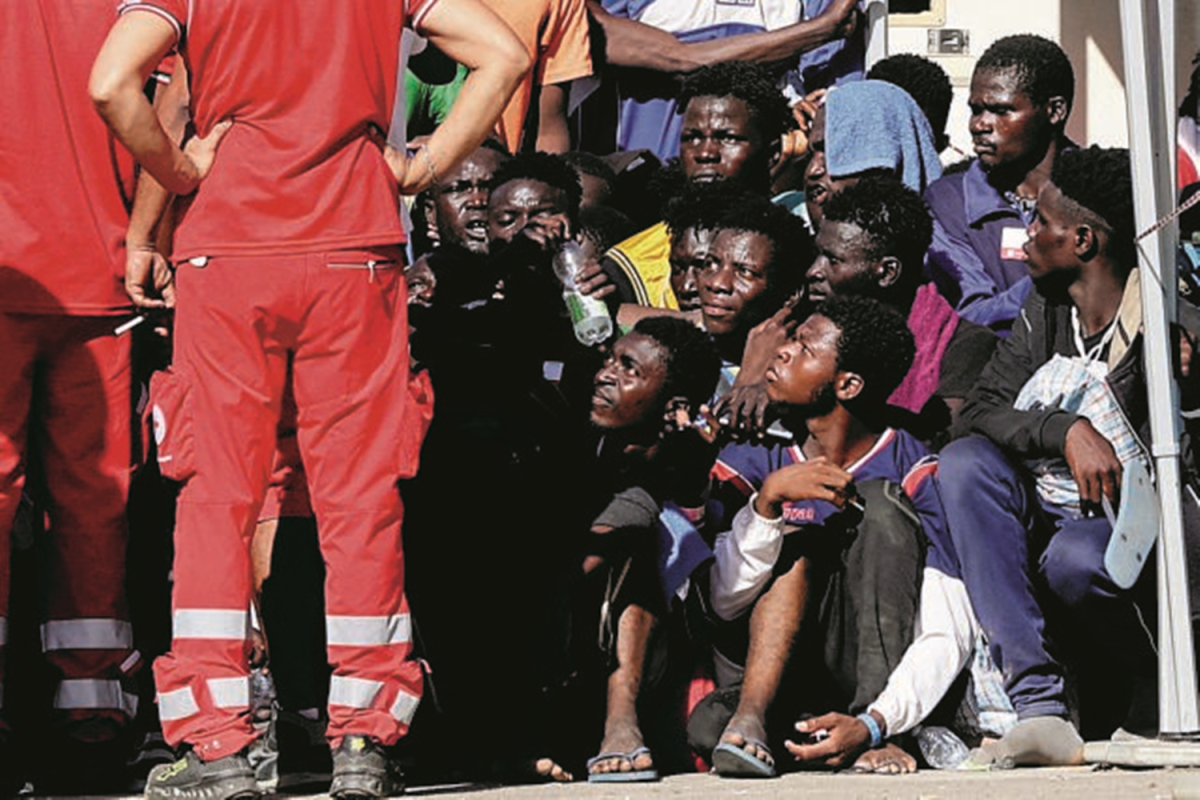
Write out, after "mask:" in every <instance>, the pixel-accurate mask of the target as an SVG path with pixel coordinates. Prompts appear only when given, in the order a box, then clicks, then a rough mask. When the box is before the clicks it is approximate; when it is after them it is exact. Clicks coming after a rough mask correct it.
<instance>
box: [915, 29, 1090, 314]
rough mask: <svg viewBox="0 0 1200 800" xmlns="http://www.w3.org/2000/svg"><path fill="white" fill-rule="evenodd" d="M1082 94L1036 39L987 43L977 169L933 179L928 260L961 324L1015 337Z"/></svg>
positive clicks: (974, 84) (976, 124) (981, 68)
mask: <svg viewBox="0 0 1200 800" xmlns="http://www.w3.org/2000/svg"><path fill="white" fill-rule="evenodd" d="M1074 97H1075V74H1074V72H1073V71H1072V69H1071V61H1070V59H1068V58H1067V54H1066V53H1064V52H1063V51H1062V48H1061V47H1059V46H1058V45H1057V44H1055V43H1054V42H1052V41H1050V40H1049V39H1043V38H1042V37H1040V36H1034V35H1032V34H1021V35H1019V36H1007V37H1005V38H1003V39H1000V40H998V41H997V42H996V43H995V44H993V45H992V46H991V47H989V48H988V49H987V50H986V51H985V52H984V54H983V55H982V56H981V57H980V59H979V63H978V64H976V65H975V74H974V75H973V76H972V77H971V95H970V98H969V101H968V102H969V103H970V105H971V126H970V127H971V139H972V141H973V142H974V143H975V155H976V156H977V158H976V160H975V161H974V162H973V163H972V164H971V166H970V168H969V169H967V170H965V171H963V172H959V173H955V174H953V175H947V176H946V177H944V178H942V179H941V180H939V181H935V182H934V183H933V184H932V185H930V187H929V189H928V190H926V193H925V200H926V202H928V203H929V208H930V210H932V211H933V219H934V226H933V244H932V245H931V246H930V248H929V255H928V257H927V260H926V264H927V267H928V270H929V272H930V274H931V275H932V276H933V279H934V281H936V282H937V285H938V290H939V291H941V292H942V294H944V295H945V296H946V299H948V300H949V301H950V302H951V303H952V304H953V305H954V307H955V309H956V310H957V311H958V312H959V313H960V314H961V315H962V317H963V319H966V320H969V321H971V322H977V323H979V324H980V325H987V326H988V327H990V328H992V329H993V330H995V331H999V332H1002V333H1001V335H1007V332H1008V331H1009V330H1010V329H1011V328H1012V322H1013V320H1014V319H1016V316H1017V313H1018V312H1019V311H1020V309H1021V304H1022V303H1023V302H1025V298H1026V296H1028V294H1029V290H1030V288H1031V287H1032V286H1033V284H1032V283H1031V282H1030V280H1029V274H1028V271H1027V270H1026V268H1025V261H1026V256H1025V252H1024V251H1023V250H1022V249H1021V246H1022V245H1023V244H1024V243H1025V238H1026V236H1025V229H1026V228H1027V227H1028V226H1029V225H1031V224H1033V209H1034V205H1035V204H1036V201H1037V196H1038V191H1039V190H1040V189H1041V188H1042V186H1043V185H1045V184H1046V182H1047V181H1049V180H1050V169H1051V168H1052V167H1053V166H1054V159H1055V158H1056V157H1057V156H1058V154H1059V153H1060V152H1062V150H1063V149H1064V148H1067V147H1071V146H1072V144H1071V141H1070V140H1069V139H1067V138H1066V135H1065V134H1064V133H1063V130H1064V128H1065V127H1066V124H1067V117H1068V115H1070V113H1071V102H1072V100H1073V99H1074Z"/></svg>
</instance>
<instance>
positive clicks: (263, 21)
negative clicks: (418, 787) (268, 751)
mask: <svg viewBox="0 0 1200 800" xmlns="http://www.w3.org/2000/svg"><path fill="white" fill-rule="evenodd" d="M406 24H407V25H411V26H413V27H414V29H416V30H417V31H418V32H419V33H421V34H422V35H424V36H426V37H428V38H429V39H430V40H431V41H432V42H433V43H434V44H435V45H437V46H438V47H439V48H440V49H441V50H442V51H443V52H445V53H446V54H447V55H449V56H450V57H452V58H454V59H455V60H457V61H460V62H462V63H465V64H467V65H468V66H469V67H471V68H472V69H473V72H472V75H471V77H470V79H469V80H468V82H467V83H466V85H465V86H464V87H463V90H462V94H461V95H460V97H459V101H458V103H457V105H456V106H455V108H454V110H453V111H452V112H451V114H450V116H449V118H448V119H447V120H446V122H445V124H444V125H443V126H442V127H441V128H440V129H439V130H438V131H437V132H436V133H435V134H434V135H433V136H432V137H431V138H430V140H429V141H428V142H427V143H426V144H425V145H423V146H422V148H421V150H419V151H418V152H417V153H415V154H413V155H412V156H407V157H406V156H404V155H403V154H397V153H395V152H393V151H387V153H386V155H385V151H384V150H383V148H382V147H381V144H380V141H381V138H382V137H380V136H379V135H378V132H379V131H380V130H381V129H382V128H383V127H384V126H386V125H387V124H388V120H389V119H390V118H391V111H392V109H391V107H390V106H391V103H392V98H393V97H394V96H395V88H396V87H395V81H396V73H397V63H398V59H399V47H398V41H399V37H400V30H401V27H402V26H403V25H406ZM175 47H178V48H179V50H180V53H181V55H182V57H183V59H184V61H185V63H186V64H187V67H188V72H189V74H190V76H191V81H192V85H191V98H192V109H191V110H192V120H193V122H194V124H195V126H196V129H197V131H198V132H199V133H200V134H201V136H203V137H208V139H207V140H206V141H211V140H213V139H215V138H218V137H220V136H221V133H222V130H223V129H222V127H220V126H222V125H229V123H230V122H231V123H232V125H231V126H229V127H228V129H227V132H225V133H224V138H223V139H220V142H221V143H220V153H219V155H218V156H217V157H216V160H215V161H211V162H210V161H209V160H208V159H207V158H199V159H193V158H192V157H190V155H189V154H188V153H186V152H185V151H181V150H180V149H179V147H178V146H176V145H175V144H174V143H173V142H172V141H171V140H170V139H169V138H168V137H167V135H166V134H165V132H164V131H163V129H162V127H161V126H160V125H159V124H158V122H157V120H156V119H155V118H154V115H153V112H152V109H151V108H150V106H149V104H148V103H147V102H146V101H145V98H144V95H143V94H142V93H141V86H142V83H143V81H144V80H145V78H146V75H147V74H148V73H149V71H150V69H151V68H152V67H153V66H155V65H156V64H157V63H158V61H159V60H160V59H161V58H162V57H163V56H164V55H165V54H166V53H167V52H169V51H170V50H171V49H172V48H175ZM528 66H529V57H528V55H527V54H526V53H525V51H524V48H523V47H522V46H521V44H520V42H519V41H518V40H517V39H516V37H515V36H514V35H513V34H512V33H511V32H510V31H509V30H508V29H507V28H506V27H505V26H504V25H503V23H502V22H500V21H499V20H498V19H497V18H496V17H495V16H494V15H493V14H492V13H491V12H489V11H488V10H487V9H486V8H485V7H483V6H482V5H481V4H480V3H479V2H478V0H342V1H341V2H338V3H290V2H289V3H276V2H272V3H264V2H261V0H128V2H125V3H124V4H123V6H122V16H121V19H120V20H119V22H118V23H117V24H116V26H114V28H113V30H112V31H111V33H110V34H109V39H108V41H107V42H106V43H105V46H104V48H103V49H102V51H101V53H100V56H99V57H98V58H97V60H96V63H95V65H94V67H93V72H92V80H91V84H90V87H89V90H90V93H91V96H92V99H93V101H94V102H95V104H96V106H97V109H98V110H99V111H100V114H101V116H103V117H104V119H105V120H106V121H107V122H108V124H109V125H110V126H111V127H112V128H113V130H114V132H115V133H116V135H117V137H118V138H119V139H120V140H121V141H122V142H123V143H124V144H125V145H126V146H127V147H128V148H129V150H130V151H131V152H132V153H133V154H134V156H135V157H136V158H137V159H138V161H139V162H141V164H142V165H143V166H144V167H145V168H146V169H147V170H148V171H149V172H150V174H152V175H153V176H154V177H155V178H156V179H157V180H158V181H159V182H160V183H161V184H162V185H163V186H164V187H165V188H166V189H167V190H169V191H172V192H175V193H177V194H180V195H187V194H190V193H192V192H193V191H195V190H196V188H197V186H198V185H200V181H202V180H203V185H201V186H200V188H199V191H196V193H195V196H194V198H191V202H190V205H189V207H188V208H187V209H186V211H184V213H183V214H182V216H181V218H180V220H179V223H178V227H177V229H176V232H175V249H174V258H175V260H176V262H177V264H178V267H179V269H178V273H177V275H176V281H177V289H178V294H179V297H180V298H181V300H180V302H179V306H178V308H177V310H176V317H175V337H176V340H175V362H174V370H175V380H176V382H177V383H176V385H175V386H174V387H172V388H173V390H174V394H175V397H176V400H177V401H178V402H179V410H178V411H177V413H175V414H167V415H166V418H167V419H170V420H172V424H173V425H175V426H176V428H177V429H176V430H175V432H174V433H173V436H175V437H176V439H175V441H176V442H177V443H178V441H179V438H180V437H181V436H182V437H184V438H186V437H187V436H189V435H190V436H191V437H192V446H191V447H190V448H183V450H181V451H178V452H177V454H176V457H177V458H179V459H181V463H175V464H173V465H172V471H173V472H174V474H175V475H176V476H177V477H179V478H180V479H183V480H185V483H184V486H183V489H182V491H181V493H180V496H179V506H178V511H177V527H176V532H175V572H174V574H175V588H174V609H173V622H174V632H173V643H172V649H171V652H170V653H169V654H168V655H166V656H164V657H163V658H161V659H160V660H159V661H158V662H157V663H156V664H155V678H156V681H157V685H158V692H159V700H158V702H159V716H160V718H161V719H162V722H163V733H164V734H165V736H166V738H167V740H168V741H169V742H171V743H172V744H179V743H183V744H186V745H188V746H189V748H190V749H188V751H187V753H186V755H185V757H184V758H183V759H182V760H180V761H178V762H176V763H175V764H171V765H165V766H164V767H159V768H156V769H155V771H154V772H152V773H151V775H150V778H149V780H148V781H147V785H146V796H147V797H162V798H168V797H172V798H176V800H179V798H189V797H194V798H201V797H203V798H207V799H208V800H213V799H214V798H228V797H250V796H254V795H256V794H257V793H258V791H257V788H256V785H255V782H254V779H253V775H252V773H251V771H250V768H249V765H248V763H247V762H246V759H245V756H244V751H245V749H246V747H247V746H248V745H249V744H250V743H251V742H252V741H253V739H254V738H255V735H256V734H255V732H254V731H253V729H252V728H251V725H250V719H249V715H248V699H249V697H248V694H249V692H248V680H247V663H246V657H247V638H246V626H247V608H248V607H249V601H250V590H251V584H250V575H251V572H250V560H249V553H248V543H249V540H250V536H251V533H252V531H253V530H254V523H255V518H256V515H257V512H258V510H259V508H260V507H261V505H262V501H263V496H264V494H265V492H266V487H267V481H268V478H269V475H270V468H271V459H272V456H273V455H274V452H275V427H276V423H277V422H278V420H279V415H280V404H281V397H282V394H283V385H284V377H285V370H286V365H287V361H288V357H289V354H290V355H291V357H292V360H293V370H292V378H293V388H294V392H295V398H296V405H297V409H298V415H297V429H298V439H299V444H300V451H301V456H302V457H303V459H304V465H305V467H306V469H307V472H308V480H309V486H310V489H311V493H312V502H313V508H314V511H315V512H316V516H317V522H318V529H319V530H320V537H321V548H322V553H323V556H324V558H325V562H326V565H327V577H326V583H325V593H326V599H325V608H326V632H327V642H328V647H329V650H328V655H329V661H330V664H331V665H332V667H333V677H332V681H331V685H330V692H329V727H328V738H329V741H330V746H331V748H332V749H333V751H334V777H333V785H332V786H331V788H330V793H331V794H332V795H333V796H334V797H337V798H341V799H343V800H344V799H345V798H352V797H379V796H383V795H387V794H390V793H392V792H393V791H394V790H395V789H396V786H397V777H398V776H396V775H395V773H394V772H393V770H392V769H391V766H390V761H389V759H388V758H387V756H386V752H385V750H384V748H385V747H387V746H389V745H391V744H393V743H395V741H396V740H397V739H398V738H399V737H400V736H401V735H402V734H403V733H405V732H406V731H407V729H408V725H409V723H410V721H411V720H412V717H413V714H414V712H415V710H416V707H417V703H418V702H419V699H420V694H421V675H420V670H419V669H418V667H417V664H416V663H415V662H414V661H413V660H411V659H410V658H409V652H410V649H411V643H410V630H411V622H410V619H409V616H408V606H407V603H406V601H405V599H404V593H403V582H404V572H403V559H402V554H401V546H400V521H401V516H402V509H401V503H400V497H399V494H398V492H397V489H396V481H397V479H398V478H399V477H400V476H402V475H404V474H406V473H410V472H411V467H412V464H413V463H414V461H415V457H416V454H417V453H416V451H417V447H418V444H419V443H414V442H413V441H412V437H408V439H406V438H405V432H406V426H407V425H408V424H409V419H408V418H409V416H410V414H409V412H410V410H411V407H412V405H413V403H412V402H410V401H409V399H408V394H407V392H408V341H407V335H408V326H407V318H406V313H405V285H404V275H403V269H402V267H403V264H402V259H403V249H402V247H401V246H400V244H401V243H402V242H403V241H404V232H403V230H402V229H401V226H400V217H399V197H398V192H397V183H399V185H400V189H401V191H404V192H417V191H420V190H421V189H423V188H425V187H427V186H428V185H430V183H432V182H433V181H435V180H437V177H438V176H437V173H438V170H439V169H441V170H447V171H448V170H449V169H451V168H452V167H453V166H454V165H455V164H456V163H457V162H458V161H459V160H460V159H461V158H462V157H464V156H465V155H466V154H467V153H469V152H470V151H471V150H473V149H474V148H475V147H476V146H477V145H478V144H479V143H480V142H481V141H482V140H483V138H484V136H485V135H486V133H487V132H488V131H489V130H490V129H491V127H492V125H493V123H494V122H495V120H496V117H497V116H498V115H499V113H500V110H501V109H502V108H503V106H504V104H505V102H506V101H507V99H508V97H509V95H510V94H511V93H512V90H513V87H514V86H515V85H516V83H517V81H518V80H519V78H520V77H521V75H522V73H523V72H524V71H525V70H526V69H527V68H528ZM214 134H216V136H214ZM210 170H211V171H210ZM146 279H147V280H148V279H149V278H148V277H147V278H146ZM142 280H143V277H142V276H132V282H134V283H137V282H139V281H142ZM189 426H190V428H191V430H190V434H189V432H188V431H187V430H186V429H187V428H188V427H189ZM402 443H404V444H402ZM185 457H187V460H186V461H183V459H184V458H185Z"/></svg>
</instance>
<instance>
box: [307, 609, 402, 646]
mask: <svg viewBox="0 0 1200 800" xmlns="http://www.w3.org/2000/svg"><path fill="white" fill-rule="evenodd" d="M411 639H412V619H411V618H410V617H409V615H408V614H396V615H394V616H390V617H342V616H327V617H325V641H326V643H327V644H329V645H332V646H338V645H341V646H347V647H377V646H379V645H390V644H404V643H406V642H408V641H410V640H411Z"/></svg>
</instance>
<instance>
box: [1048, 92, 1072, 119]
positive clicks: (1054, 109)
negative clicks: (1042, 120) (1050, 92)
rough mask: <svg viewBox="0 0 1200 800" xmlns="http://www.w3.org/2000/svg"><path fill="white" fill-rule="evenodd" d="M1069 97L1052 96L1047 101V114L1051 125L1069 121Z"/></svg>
mask: <svg viewBox="0 0 1200 800" xmlns="http://www.w3.org/2000/svg"><path fill="white" fill-rule="evenodd" d="M1067 110H1068V109H1067V98H1065V97H1059V96H1055V97H1051V98H1050V99H1049V100H1047V101H1046V115H1047V116H1048V117H1049V118H1050V124H1051V125H1061V124H1063V123H1064V122H1066V121H1067Z"/></svg>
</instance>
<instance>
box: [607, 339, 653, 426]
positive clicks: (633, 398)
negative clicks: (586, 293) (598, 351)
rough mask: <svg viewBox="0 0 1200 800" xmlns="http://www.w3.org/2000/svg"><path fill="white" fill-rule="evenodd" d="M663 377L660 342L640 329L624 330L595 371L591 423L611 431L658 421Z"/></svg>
mask: <svg viewBox="0 0 1200 800" xmlns="http://www.w3.org/2000/svg"><path fill="white" fill-rule="evenodd" d="M666 380H667V367H666V363H665V359H664V353H663V349H662V345H660V344H659V343H658V342H656V341H655V340H654V339H651V338H650V337H649V336H643V335H642V334H640V333H629V334H626V335H625V336H623V337H621V338H620V339H618V340H617V343H616V344H614V345H613V349H612V353H611V354H610V355H609V357H608V360H607V361H605V362H604V366H603V367H601V368H600V371H599V372H597V373H596V377H595V380H594V381H593V386H594V388H593V390H592V413H591V420H592V424H593V425H595V426H596V427H598V428H601V429H603V430H610V431H611V430H622V429H626V428H633V427H638V426H643V425H651V424H659V423H661V421H662V416H663V414H664V413H665V410H666V408H665V404H664V399H665V398H663V396H662V394H663V387H664V385H665V384H666Z"/></svg>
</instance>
